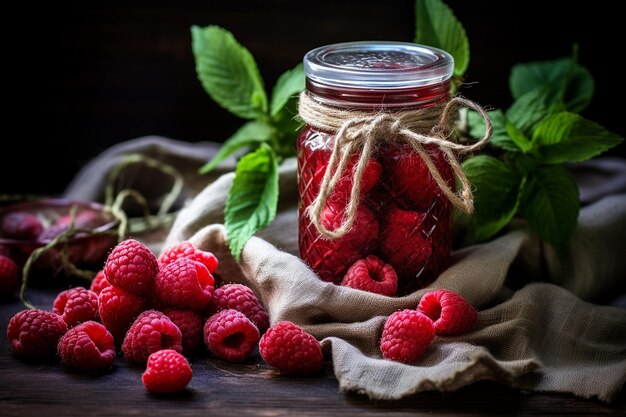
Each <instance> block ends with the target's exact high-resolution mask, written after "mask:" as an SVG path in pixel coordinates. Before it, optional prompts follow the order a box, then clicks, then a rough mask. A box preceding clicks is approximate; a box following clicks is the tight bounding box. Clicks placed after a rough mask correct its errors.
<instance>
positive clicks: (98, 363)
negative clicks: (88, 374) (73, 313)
mask: <svg viewBox="0 0 626 417" xmlns="http://www.w3.org/2000/svg"><path fill="white" fill-rule="evenodd" d="M58 351H59V356H60V357H61V362H63V363H64V364H65V365H67V366H71V367H72V368H77V369H82V370H85V371H95V370H99V369H106V368H109V367H111V365H113V362H114V361H115V356H116V354H115V344H114V343H113V336H112V335H111V333H109V331H108V330H107V329H106V328H105V327H104V326H103V325H102V324H100V323H96V322H95V321H86V322H84V323H82V324H79V325H78V326H76V327H74V328H72V329H70V330H68V332H67V333H65V335H64V336H63V337H62V338H61V340H60V341H59V347H58Z"/></svg>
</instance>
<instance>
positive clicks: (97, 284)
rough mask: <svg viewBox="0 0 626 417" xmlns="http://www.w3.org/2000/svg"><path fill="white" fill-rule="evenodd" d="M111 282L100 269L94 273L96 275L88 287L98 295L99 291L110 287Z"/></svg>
mask: <svg viewBox="0 0 626 417" xmlns="http://www.w3.org/2000/svg"><path fill="white" fill-rule="evenodd" d="M110 286H111V283H110V282H109V280H107V276H106V274H105V273H104V271H100V272H98V273H97V274H96V276H95V277H94V278H93V280H92V281H91V285H90V286H89V289H90V290H91V291H93V292H95V293H96V294H98V295H100V292H101V291H102V290H103V289H105V288H106V287H110Z"/></svg>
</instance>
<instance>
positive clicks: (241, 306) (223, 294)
mask: <svg viewBox="0 0 626 417" xmlns="http://www.w3.org/2000/svg"><path fill="white" fill-rule="evenodd" d="M230 308H232V309H234V310H237V311H241V312H242V313H243V314H245V315H246V317H248V318H249V319H250V320H251V321H252V323H254V325H255V326H256V327H257V329H259V332H260V333H261V334H262V333H264V332H265V331H266V330H267V328H268V327H269V323H270V318H269V316H268V315H267V312H266V311H265V309H264V308H263V306H262V305H261V303H260V302H259V299H258V298H256V295H254V293H253V292H252V290H251V289H250V288H248V287H246V286H245V285H242V284H224V285H222V286H221V287H219V288H218V289H216V290H215V294H213V299H212V300H211V302H210V303H209V308H208V312H209V314H215V313H216V312H218V311H222V310H228V309H230Z"/></svg>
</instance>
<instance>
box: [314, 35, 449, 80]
mask: <svg viewBox="0 0 626 417" xmlns="http://www.w3.org/2000/svg"><path fill="white" fill-rule="evenodd" d="M303 63H304V72H305V74H306V76H307V78H308V79H309V80H311V81H313V82H317V83H321V84H325V85H328V86H336V87H347V88H358V89H400V88H412V87H422V86H428V85H432V84H437V83H441V82H444V81H446V80H448V79H450V77H451V76H452V72H453V70H454V58H453V57H452V56H451V55H450V54H449V53H448V52H446V51H443V50H441V49H438V48H433V47H431V46H425V45H420V44H416V43H408V42H394V41H359V42H344V43H336V44H331V45H326V46H321V47H319V48H315V49H313V50H311V51H309V52H308V53H307V54H306V55H305V56H304V61H303Z"/></svg>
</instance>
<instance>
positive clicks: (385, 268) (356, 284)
mask: <svg viewBox="0 0 626 417" xmlns="http://www.w3.org/2000/svg"><path fill="white" fill-rule="evenodd" d="M341 285H345V286H346V287H351V288H356V289H358V290H363V291H369V292H373V293H376V294H382V295H389V296H391V295H395V293H396V290H397V289H398V276H397V275H396V271H395V270H394V269H393V267H392V266H391V265H389V264H386V263H384V262H383V261H382V260H381V259H380V258H377V257H376V256H373V255H370V256H368V257H366V258H365V259H359V260H358V261H356V262H355V263H354V264H353V265H352V266H351V267H350V269H348V272H346V275H345V276H344V277H343V281H341Z"/></svg>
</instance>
